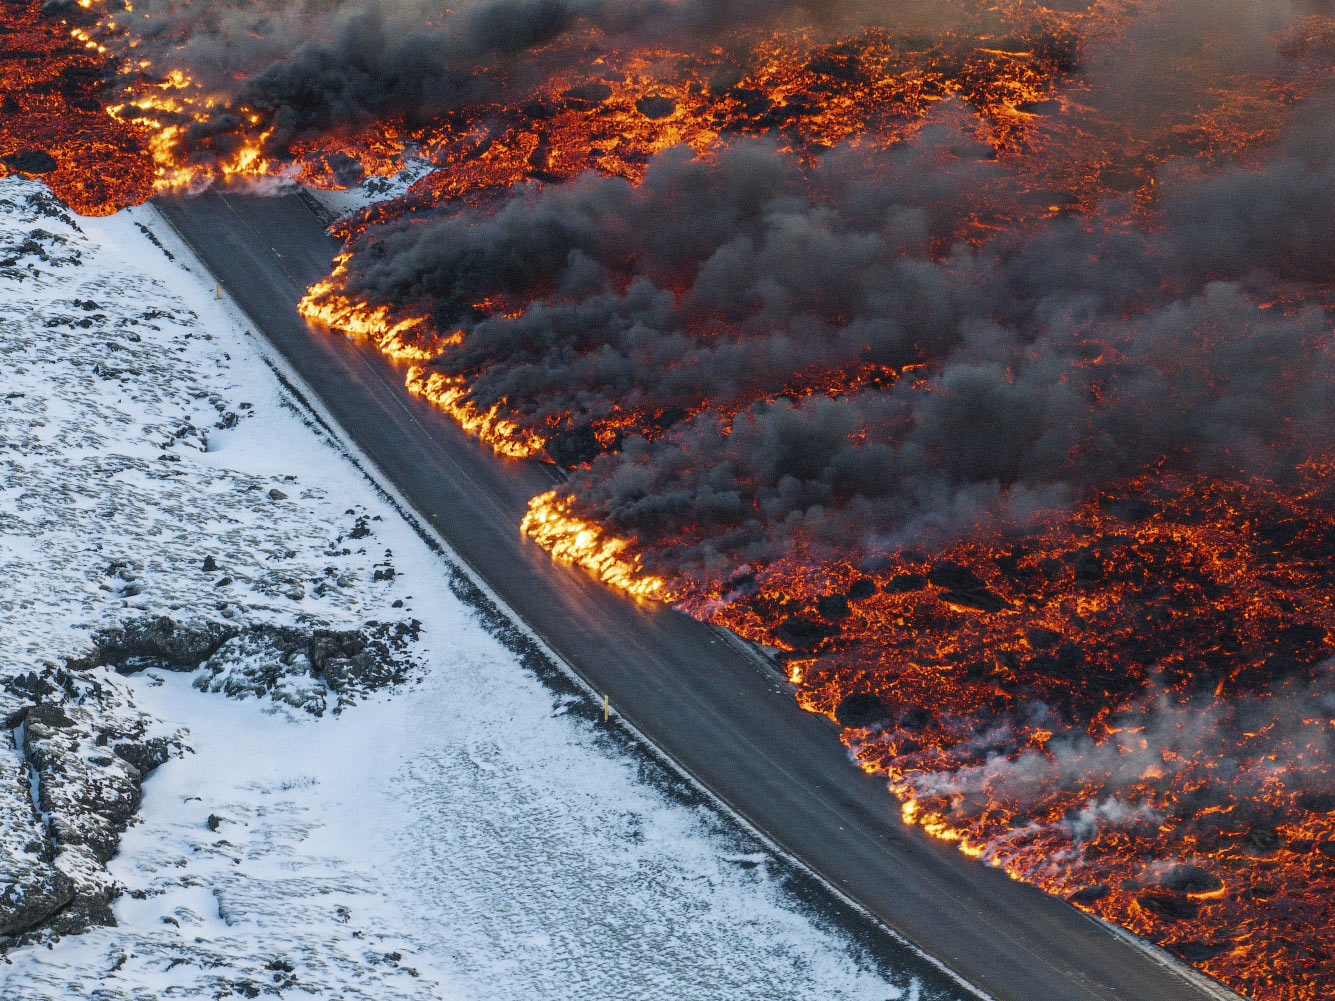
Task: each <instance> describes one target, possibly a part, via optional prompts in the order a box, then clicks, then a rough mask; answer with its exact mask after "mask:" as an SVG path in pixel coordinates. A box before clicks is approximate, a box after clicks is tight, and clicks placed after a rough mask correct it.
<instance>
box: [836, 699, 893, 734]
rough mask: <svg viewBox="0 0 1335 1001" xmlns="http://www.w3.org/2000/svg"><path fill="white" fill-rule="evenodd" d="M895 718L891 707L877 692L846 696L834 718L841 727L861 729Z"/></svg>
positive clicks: (837, 708)
mask: <svg viewBox="0 0 1335 1001" xmlns="http://www.w3.org/2000/svg"><path fill="white" fill-rule="evenodd" d="M892 716H893V713H892V712H891V710H890V707H889V706H887V705H886V704H885V702H884V700H882V698H881V697H880V696H879V695H877V694H876V693H875V692H853V693H852V694H851V695H845V696H844V697H843V699H841V700H840V702H839V705H838V706H836V707H835V710H834V718H835V720H836V721H837V722H838V723H839V725H840V726H846V727H850V728H853V729H860V728H862V727H867V726H875V725H876V724H877V723H884V722H886V721H888V720H889V719H890V718H891V717H892Z"/></svg>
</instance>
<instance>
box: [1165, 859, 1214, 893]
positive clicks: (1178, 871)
mask: <svg viewBox="0 0 1335 1001" xmlns="http://www.w3.org/2000/svg"><path fill="white" fill-rule="evenodd" d="M1157 883H1158V885H1159V886H1161V887H1163V888H1164V889H1165V890H1172V891H1174V892H1176V893H1213V892H1215V891H1216V890H1222V889H1223V888H1224V881H1223V880H1222V879H1220V878H1219V877H1218V876H1216V875H1215V874H1214V873H1212V872H1210V871H1209V870H1208V869H1202V868H1201V867H1200V866H1195V865H1187V864H1186V863H1179V864H1178V865H1175V866H1170V867H1169V868H1168V869H1165V870H1164V871H1163V872H1162V873H1160V875H1159V878H1158V880H1157Z"/></svg>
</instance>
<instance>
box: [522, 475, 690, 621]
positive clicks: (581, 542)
mask: <svg viewBox="0 0 1335 1001" xmlns="http://www.w3.org/2000/svg"><path fill="white" fill-rule="evenodd" d="M520 528H521V530H522V531H523V532H524V533H525V534H527V535H530V536H532V537H533V539H534V541H535V542H537V543H538V545H540V546H542V547H543V548H544V549H546V550H547V551H548V552H550V553H551V554H552V556H554V557H555V558H556V559H558V560H564V561H566V562H569V563H574V564H577V565H578V566H582V567H584V568H585V569H586V570H590V571H592V572H593V573H594V574H596V575H597V576H598V579H599V580H602V581H604V582H606V583H608V584H611V585H612V586H613V587H619V588H621V589H622V590H624V591H625V592H626V593H627V594H632V595H634V596H635V597H637V598H664V597H666V595H665V594H664V591H663V579H662V578H661V577H655V576H653V575H651V574H646V573H644V571H643V569H642V568H641V566H640V560H639V558H638V557H635V556H633V555H630V554H628V553H627V552H626V550H627V548H628V545H629V544H628V543H627V541H626V540H625V539H618V538H615V537H613V536H610V535H609V534H608V533H607V532H606V530H604V529H603V528H602V526H600V525H598V524H595V523H592V522H589V521H585V520H584V519H582V518H578V517H575V516H574V515H572V514H570V511H569V507H568V505H567V504H565V503H563V501H562V500H561V498H559V497H558V496H557V493H556V491H555V490H549V491H548V492H547V493H545V494H542V495H541V496H539V497H535V498H533V500H532V501H531V502H530V503H529V507H528V513H527V514H526V515H524V520H523V522H522V523H521V524H520Z"/></svg>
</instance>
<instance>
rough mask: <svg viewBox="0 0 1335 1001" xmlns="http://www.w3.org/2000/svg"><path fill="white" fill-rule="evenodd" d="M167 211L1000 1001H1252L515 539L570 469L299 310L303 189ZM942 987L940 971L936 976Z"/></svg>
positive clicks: (683, 752) (768, 795)
mask: <svg viewBox="0 0 1335 1001" xmlns="http://www.w3.org/2000/svg"><path fill="white" fill-rule="evenodd" d="M159 208H160V210H161V211H162V212H163V214H164V215H165V216H166V218H167V219H168V220H169V221H170V223H171V224H172V226H173V227H174V228H175V229H176V231H177V232H178V234H179V235H180V236H181V237H183V238H184V239H185V241H186V242H187V243H188V244H190V246H191V247H192V248H193V249H194V250H195V252H196V254H197V255H198V256H199V257H200V259H201V260H202V261H203V262H204V263H205V265H206V266H207V267H208V268H209V269H210V271H211V272H212V273H213V275H214V276H215V277H216V278H217V280H218V281H220V282H221V283H222V286H223V288H225V289H226V290H227V291H228V293H229V294H230V295H231V297H232V298H233V299H234V300H235V301H236V302H237V303H238V304H239V305H240V306H241V307H242V309H244V310H245V311H246V313H247V314H248V315H249V316H250V318H251V319H252V320H253V321H254V322H255V324H257V325H258V327H259V329H260V331H262V332H263V334H264V335H266V336H267V337H268V339H269V340H270V341H271V342H272V343H273V345H274V346H275V347H276V348H277V350H278V351H279V352H280V353H281V354H282V355H283V356H284V357H285V358H286V359H287V361H288V362H289V363H290V364H291V365H292V367H293V368H294V369H295V370H296V371H297V372H298V373H299V374H300V376H301V378H302V379H303V380H304V381H305V382H306V384H307V385H308V386H309V387H310V389H311V390H312V391H313V392H314V393H315V395H316V396H317V397H318V398H319V400H320V401H321V403H322V404H323V406H324V407H325V409H326V410H327V411H328V412H329V413H330V414H331V415H332V416H333V417H334V418H335V419H336V420H337V421H338V423H339V424H340V425H341V427H342V429H343V430H344V432H345V433H346V434H347V435H348V436H349V437H350V438H351V439H352V440H353V441H354V442H355V443H356V445H357V446H358V447H359V448H360V449H361V450H362V451H363V452H365V453H366V454H367V455H368V456H370V458H371V459H372V460H373V461H374V462H375V463H376V464H377V465H378V466H379V468H380V469H381V470H382V471H383V473H384V474H385V475H386V476H387V478H388V479H389V480H390V481H391V482H392V483H393V484H394V485H395V487H396V488H397V489H398V490H399V491H400V492H401V493H402V494H403V495H404V496H405V497H406V498H407V499H408V501H409V502H410V503H411V504H412V505H413V506H414V508H416V510H417V512H418V513H419V515H420V516H421V517H422V518H423V519H425V521H426V522H428V523H429V524H431V525H432V526H433V527H434V528H435V529H436V530H437V531H438V532H439V533H440V534H441V535H442V536H444V538H445V539H447V540H448V541H449V543H450V545H451V546H452V547H453V548H454V550H455V552H456V553H457V554H458V556H459V557H461V558H462V559H463V560H464V561H465V562H466V563H467V564H468V565H469V567H471V569H472V570H473V571H474V572H475V573H476V574H477V575H478V576H479V577H481V578H482V579H483V580H485V581H486V582H487V584H488V585H489V586H490V587H491V588H492V589H493V591H494V592H495V593H496V594H497V595H498V596H499V597H500V598H501V599H502V600H503V601H504V602H505V603H506V604H507V605H508V606H509V608H510V610H512V611H513V612H514V613H515V614H517V615H518V616H519V617H520V618H521V619H522V620H523V621H524V622H525V623H526V624H527V625H528V626H529V627H530V628H531V629H532V630H533V631H534V632H535V633H537V634H538V635H539V636H540V637H541V638H542V639H543V640H544V641H545V642H546V643H547V645H548V646H549V647H551V648H552V649H553V650H555V651H556V653H558V654H559V655H560V656H561V657H562V658H563V659H564V660H565V661H566V662H567V663H568V664H570V665H571V666H572V667H573V668H574V669H575V670H576V671H578V673H579V674H580V675H581V676H582V677H583V678H584V679H585V680H586V681H587V682H588V684H589V685H591V686H592V687H593V688H594V689H595V690H597V691H599V692H605V693H607V694H608V695H609V696H610V699H611V705H612V707H613V709H614V710H615V711H616V712H617V713H619V714H620V715H621V716H623V717H624V718H625V719H626V720H627V721H629V722H630V723H631V724H632V725H633V726H635V727H636V728H637V729H638V730H639V731H640V732H641V733H642V734H644V735H645V736H646V737H647V738H648V739H649V740H651V741H652V742H653V743H654V744H656V745H657V746H658V747H659V748H660V749H662V750H664V751H665V752H667V753H668V754H669V755H670V756H671V757H672V758H674V759H675V760H676V761H677V762H678V764H679V765H681V766H682V767H683V768H685V769H686V770H687V771H688V772H690V773H691V775H693V776H694V777H695V778H696V779H697V780H698V781H699V782H700V783H701V784H702V785H704V786H705V787H706V788H708V789H709V790H710V791H711V792H713V793H714V794H715V795H716V796H718V797H719V798H720V799H722V800H723V801H724V802H725V803H727V804H728V805H729V806H730V807H731V808H732V809H733V810H735V811H736V812H737V813H739V814H740V815H741V816H743V817H745V818H746V819H747V820H748V821H749V822H750V823H751V824H753V825H754V826H755V827H757V828H758V829H759V830H761V831H762V832H764V833H765V834H766V835H767V836H768V837H770V838H771V839H772V840H773V841H774V842H776V843H777V844H778V845H780V846H781V847H782V848H783V849H784V850H786V851H787V852H789V853H791V854H792V855H793V856H795V857H796V858H798V859H799V860H801V861H802V862H803V863H805V864H806V865H807V866H809V867H810V868H811V869H813V870H814V871H815V872H816V873H818V874H819V875H820V876H822V877H823V878H824V879H825V880H826V881H827V882H829V883H830V884H832V885H833V886H835V887H837V888H838V889H839V890H840V891H842V892H843V893H844V894H845V895H847V896H848V897H850V898H852V899H853V900H855V901H857V902H858V903H859V904H861V905H862V906H863V907H865V908H866V909H867V910H868V911H870V912H871V913H872V914H874V915H876V916H877V917H878V918H880V919H881V920H882V921H884V922H885V923H886V924H887V925H889V926H890V927H891V928H893V929H895V930H896V931H898V932H900V933H901V934H902V935H904V936H905V937H906V938H908V939H909V940H910V941H911V942H913V943H914V944H915V945H917V946H918V947H919V948H921V949H923V950H924V951H925V952H927V953H928V954H930V955H932V956H934V957H936V958H937V959H938V960H940V961H941V962H942V963H944V964H945V965H946V966H947V967H949V968H950V969H951V970H954V971H955V972H956V973H958V974H959V975H960V976H961V977H963V978H965V979H966V980H968V981H969V982H970V983H972V984H974V985H976V986H977V987H978V988H980V989H981V990H983V991H985V992H987V993H988V994H990V995H991V996H992V997H993V998H995V999H997V1001H1112V999H1118V1001H1194V999H1207V998H1215V999H1218V998H1225V997H1236V995H1231V994H1229V993H1228V992H1226V991H1224V990H1223V988H1218V987H1215V986H1214V985H1213V982H1207V981H1206V979H1205V978H1203V977H1195V976H1193V977H1190V978H1189V977H1188V976H1186V975H1185V974H1184V973H1183V972H1182V971H1181V969H1180V968H1178V967H1176V966H1171V965H1167V964H1164V963H1162V962H1160V961H1158V959H1157V958H1156V957H1154V956H1152V955H1150V954H1149V953H1147V952H1145V951H1142V950H1141V949H1139V948H1137V947H1136V946H1134V945H1132V944H1130V943H1128V942H1127V941H1126V940H1125V939H1124V938H1122V937H1119V936H1117V935H1114V934H1113V933H1112V932H1111V931H1110V930H1108V929H1107V928H1106V927H1105V926H1103V925H1101V924H1100V923H1099V922H1097V921H1095V920H1093V919H1091V918H1089V917H1087V916H1086V915H1084V914H1082V913H1081V912H1079V911H1077V910H1076V909H1075V908H1073V907H1071V906H1069V905H1068V904H1066V903H1064V902H1062V901H1060V900H1057V899H1055V898H1052V897H1049V896H1047V895H1046V894H1044V893H1042V892H1040V891H1039V890H1037V889H1034V888H1033V887H1030V886H1027V885H1024V884H1020V883H1016V882H1013V881H1012V880H1010V879H1009V878H1008V877H1007V876H1006V875H1005V874H1003V873H1001V872H999V871H997V870H995V869H990V868H988V867H986V866H984V865H981V864H978V863H977V862H975V861H973V860H970V859H968V858H967V857H965V856H964V855H962V854H961V853H959V852H958V851H957V850H956V849H954V848H953V847H951V846H950V845H948V844H945V843H942V842H939V841H936V840H934V839H932V838H930V837H928V836H927V835H925V834H923V833H922V832H920V831H917V830H913V829H909V828H906V827H905V826H904V824H903V823H902V821H901V820H900V817H899V806H898V803H897V802H896V801H895V800H894V798H893V797H892V796H890V794H889V793H888V792H887V791H886V789H885V785H884V783H883V782H881V781H878V780H876V779H874V778H872V777H870V776H868V775H865V774H864V773H863V772H861V771H860V770H859V769H858V768H856V767H854V766H853V765H852V764H851V763H850V762H849V760H848V757H847V754H846V752H845V750H844V748H843V746H842V745H841V744H840V742H839V740H838V736H837V733H836V731H835V729H834V727H833V725H832V724H831V723H830V722H829V721H828V720H826V719H824V718H822V717H818V716H814V715H811V714H809V713H806V712H803V711H802V710H801V709H799V708H798V706H797V704H796V702H795V701H794V699H793V696H792V693H791V692H790V691H789V690H787V688H786V686H785V685H784V684H783V683H782V680H781V679H780V678H779V677H778V676H777V675H776V674H774V673H773V672H772V671H769V670H768V669H766V668H765V667H763V666H761V665H760V663H759V662H758V661H757V660H756V659H755V658H753V657H751V656H749V655H748V654H746V653H745V652H744V651H743V650H741V649H740V648H739V647H738V646H737V645H735V644H733V643H732V642H730V641H729V640H728V639H726V638H723V637H720V636H719V634H718V633H717V632H716V631H715V630H714V629H711V628H710V627H708V626H706V625H704V624H702V623H699V622H696V621H695V620H693V619H690V618H688V617H687V616H685V615H682V614H680V613H678V612H675V611H673V610H671V609H669V608H665V607H663V606H661V605H656V604H643V603H637V602H635V601H632V600H629V599H627V598H625V597H624V596H622V595H621V594H619V593H616V592H614V591H612V590H610V589H609V588H607V587H605V586H604V585H602V584H600V583H598V582H597V581H596V580H594V579H593V578H592V577H590V576H589V575H588V574H586V573H584V572H583V571H580V570H577V569H573V568H570V567H566V566H563V565H560V564H557V563H554V562H553V561H552V560H551V559H550V558H549V557H548V555H547V554H546V552H544V551H543V550H542V549H540V548H539V547H538V546H537V545H535V544H534V543H533V542H531V541H530V540H528V539H527V538H525V537H524V536H523V535H522V534H521V533H520V531H519V521H520V518H521V517H522V516H523V514H524V512H525V510H526V509H527V505H528V501H529V499H530V498H531V497H533V496H534V495H536V494H539V493H542V492H543V491H545V490H549V489H551V487H552V486H553V484H554V482H555V480H556V477H555V475H554V473H553V471H552V470H551V469H550V468H549V467H546V466H544V465H542V464H540V463H537V462H532V461H515V460H508V459H502V458H498V457H496V456H494V455H493V454H492V453H491V451H490V449H488V448H485V447H484V446H482V445H480V444H479V443H478V442H477V441H476V440H475V439H473V438H471V437H469V436H468V435H467V434H466V433H465V432H464V431H463V430H462V429H461V428H459V427H458V426H457V425H456V424H454V423H453V422H452V421H451V420H450V419H449V418H448V417H446V416H445V415H444V414H443V413H442V412H441V411H439V410H437V409H436V408H434V407H433V406H431V405H430V404H428V403H426V402H425V401H422V400H419V399H416V398H414V397H413V396H411V395H410V394H409V393H408V392H407V390H406V389H405V388H404V385H403V373H402V371H401V370H399V369H398V368H397V367H396V366H395V365H393V364H392V363H390V362H389V361H387V360H385V359H384V358H383V357H381V356H380V354H379V353H378V352H377V351H375V350H374V349H373V348H371V347H368V346H362V345H359V344H356V343H354V342H353V341H350V340H348V339H346V338H344V337H342V336H337V335H332V336H331V335H330V334H329V333H327V332H322V331H318V330H315V329H313V328H311V327H310V326H309V325H308V324H307V323H306V322H305V321H304V320H302V318H301V317H300V316H299V315H298V313H297V310H296V304H297V302H298V300H299V299H300V297H301V295H302V294H303V293H304V291H305V289H306V287H307V286H308V285H309V284H311V283H312V282H314V281H316V280H318V279H319V278H321V277H323V276H324V274H325V273H326V271H327V270H328V269H329V265H330V259H331V257H332V255H333V253H334V252H335V251H336V250H337V249H338V248H337V245H336V244H335V243H334V242H333V241H331V239H330V238H329V237H328V236H327V235H326V234H325V232H324V227H323V224H322V223H321V222H320V220H319V219H318V218H317V217H316V215H315V214H314V213H313V212H312V210H311V209H310V207H309V206H308V205H307V203H306V202H305V201H304V200H303V199H302V198H300V197H297V196H295V195H288V196H285V197H281V198H257V197H248V196H238V195H226V196H224V195H220V194H218V193H216V192H211V193H208V194H205V195H202V196H200V197H197V198H191V199H179V200H178V199H172V200H166V201H162V202H160V203H159ZM929 979H931V977H930V975H929Z"/></svg>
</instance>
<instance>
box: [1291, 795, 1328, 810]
mask: <svg viewBox="0 0 1335 1001" xmlns="http://www.w3.org/2000/svg"><path fill="white" fill-rule="evenodd" d="M1295 802H1296V804H1297V806H1298V809H1300V810H1307V811H1309V812H1311V813H1335V793H1332V792H1303V793H1299V794H1298V798H1297V800H1295Z"/></svg>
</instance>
